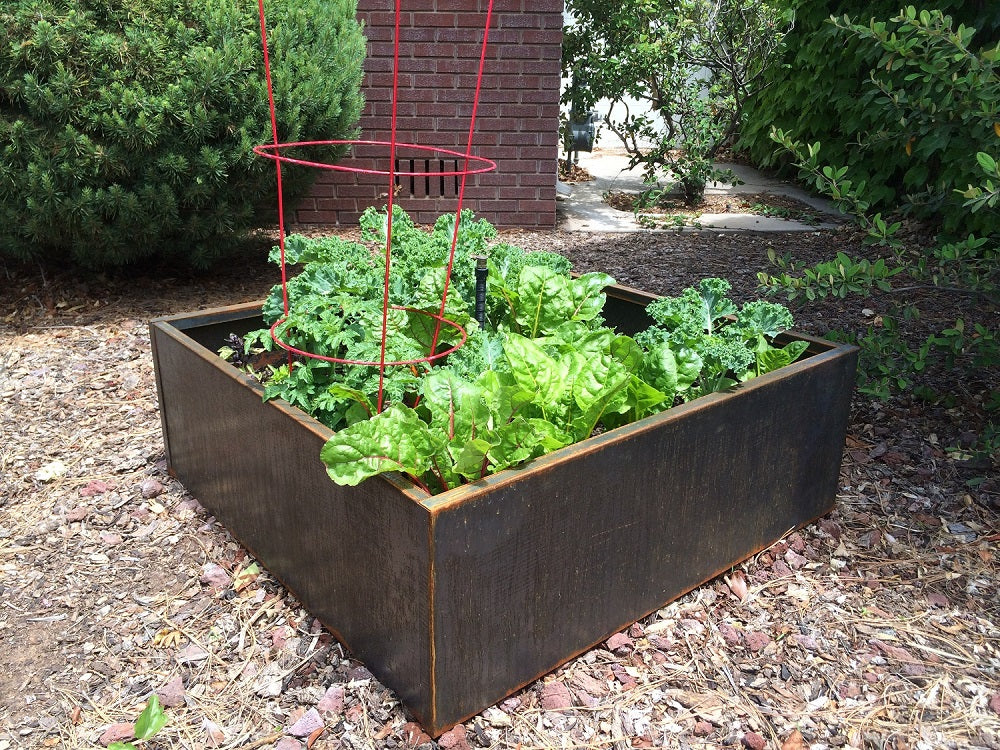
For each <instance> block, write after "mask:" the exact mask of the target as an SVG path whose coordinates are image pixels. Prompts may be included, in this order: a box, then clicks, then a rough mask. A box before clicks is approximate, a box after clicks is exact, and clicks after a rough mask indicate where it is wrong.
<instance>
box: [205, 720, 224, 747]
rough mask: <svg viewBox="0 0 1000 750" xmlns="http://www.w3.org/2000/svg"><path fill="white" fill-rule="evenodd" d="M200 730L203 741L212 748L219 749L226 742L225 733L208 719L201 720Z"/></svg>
mask: <svg viewBox="0 0 1000 750" xmlns="http://www.w3.org/2000/svg"><path fill="white" fill-rule="evenodd" d="M201 728H202V730H203V731H204V732H205V739H206V741H207V742H208V743H210V745H211V746H212V747H219V745H221V744H222V743H223V742H225V741H226V733H225V732H223V731H222V729H221V728H220V727H219V725H218V724H216V723H215V722H214V721H210V720H209V719H203V720H202V722H201Z"/></svg>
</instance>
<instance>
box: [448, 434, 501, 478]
mask: <svg viewBox="0 0 1000 750" xmlns="http://www.w3.org/2000/svg"><path fill="white" fill-rule="evenodd" d="M492 447H493V444H492V443H490V442H489V441H488V440H484V439H483V438H476V439H475V440H470V441H469V442H467V443H465V444H464V445H462V446H461V448H459V450H458V451H457V455H454V453H455V452H454V451H453V455H454V470H455V473H456V474H460V475H461V476H463V477H465V478H466V479H471V480H476V479H481V478H482V476H483V473H484V472H483V469H484V467H485V466H486V465H487V463H488V461H487V458H486V454H487V452H488V451H489V450H490V449H491V448H492Z"/></svg>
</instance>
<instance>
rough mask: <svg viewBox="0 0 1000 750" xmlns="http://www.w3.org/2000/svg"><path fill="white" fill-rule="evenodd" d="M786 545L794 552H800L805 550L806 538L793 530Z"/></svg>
mask: <svg viewBox="0 0 1000 750" xmlns="http://www.w3.org/2000/svg"><path fill="white" fill-rule="evenodd" d="M788 546H789V547H790V548H791V549H792V550H794V551H795V552H798V553H799V554H801V553H803V552H805V550H806V540H805V539H803V538H802V534H800V533H798V532H795V533H794V534H792V535H791V536H789V537H788Z"/></svg>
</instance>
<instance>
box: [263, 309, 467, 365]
mask: <svg viewBox="0 0 1000 750" xmlns="http://www.w3.org/2000/svg"><path fill="white" fill-rule="evenodd" d="M390 309H392V310H403V311H405V312H411V313H416V314H417V315H424V316H426V317H428V318H431V319H433V320H436V321H438V322H439V323H440V324H442V325H445V326H448V327H449V328H453V329H455V330H456V331H458V333H459V335H460V336H461V338H460V339H459V341H458V343H457V344H454V345H453V346H452V347H451V348H449V349H445V350H444V351H441V352H437V353H436V354H429V355H427V356H426V357H418V358H417V359H400V360H395V361H391V362H379V361H375V362H370V361H366V360H362V359H342V358H340V357H327V356H325V355H323V354H316V353H315V352H307V351H305V350H303V349H296V348H295V347H294V346H291V345H290V344H288V343H286V342H285V341H283V340H282V339H281V337H280V336H279V335H278V330H277V329H278V326H280V325H281V324H282V323H284V322H285V321H286V320H288V316H287V315H285V316H282V317H281V318H279V319H278V320H276V321H275V322H274V324H273V325H272V326H271V338H272V339H274V343H276V344H277V345H278V346H280V347H281V348H282V349H284V350H285V351H286V352H289V353H290V354H297V355H298V356H300V357H308V358H309V359H321V360H323V361H324V362H335V363H337V364H342V365H367V366H369V367H392V366H395V365H418V364H421V363H423V362H434V361H436V360H439V359H443V358H444V357H447V356H448V355H449V354H451V353H452V352H454V351H457V350H458V349H460V348H461V347H462V345H463V344H464V343H465V340H466V339H467V338H468V337H469V334H468V333H467V332H466V330H465V329H464V328H462V326H460V325H459V324H458V323H456V322H455V321H453V320H448V319H447V318H445V317H443V316H441V315H435V314H434V313H432V312H428V311H426V310H417V309H416V308H413V307H403V306H402V305H390Z"/></svg>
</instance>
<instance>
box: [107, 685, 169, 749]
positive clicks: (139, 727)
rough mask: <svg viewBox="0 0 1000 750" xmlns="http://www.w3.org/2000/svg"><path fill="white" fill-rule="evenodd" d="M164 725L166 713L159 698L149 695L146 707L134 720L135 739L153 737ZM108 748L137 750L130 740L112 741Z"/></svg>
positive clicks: (165, 723)
mask: <svg viewBox="0 0 1000 750" xmlns="http://www.w3.org/2000/svg"><path fill="white" fill-rule="evenodd" d="M166 725H167V714H166V712H165V711H164V710H163V708H162V707H161V706H160V699H159V698H157V697H156V695H155V694H154V695H151V696H150V697H149V701H148V702H147V703H146V708H144V709H143V711H142V713H141V714H139V718H138V719H137V720H136V722H135V739H137V740H148V739H150V738H152V737H155V736H156V735H157V734H159V732H160V730H161V729H163V727H165V726H166ZM108 750H137V748H136V746H135V744H133V743H131V742H112V743H111V744H110V745H108Z"/></svg>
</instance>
